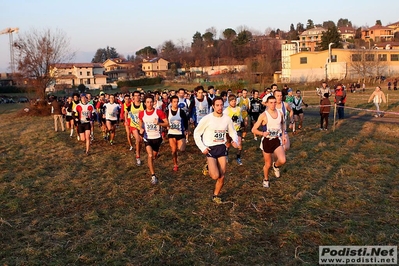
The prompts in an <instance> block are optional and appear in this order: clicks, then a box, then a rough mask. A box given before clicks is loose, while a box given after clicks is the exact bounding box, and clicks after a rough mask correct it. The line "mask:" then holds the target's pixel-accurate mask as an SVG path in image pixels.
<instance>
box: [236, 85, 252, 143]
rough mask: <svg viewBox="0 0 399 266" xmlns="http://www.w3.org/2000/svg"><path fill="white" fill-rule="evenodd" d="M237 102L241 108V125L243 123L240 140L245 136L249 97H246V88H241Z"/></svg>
mask: <svg viewBox="0 0 399 266" xmlns="http://www.w3.org/2000/svg"><path fill="white" fill-rule="evenodd" d="M237 100H238V99H237ZM237 104H238V106H239V107H240V108H241V115H242V121H243V125H244V127H243V129H242V141H245V137H246V136H247V128H248V110H249V98H248V90H247V89H243V90H242V95H241V97H240V98H239V102H238V103H237Z"/></svg>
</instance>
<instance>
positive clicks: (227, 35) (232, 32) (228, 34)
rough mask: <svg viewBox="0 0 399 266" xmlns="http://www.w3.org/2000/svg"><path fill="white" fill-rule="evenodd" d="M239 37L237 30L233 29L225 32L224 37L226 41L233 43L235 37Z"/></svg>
mask: <svg viewBox="0 0 399 266" xmlns="http://www.w3.org/2000/svg"><path fill="white" fill-rule="evenodd" d="M236 36H237V33H236V31H235V30H233V29H231V28H227V29H225V30H224V31H223V37H224V38H225V39H226V40H230V41H232V40H233V39H234V38H235V37H236Z"/></svg>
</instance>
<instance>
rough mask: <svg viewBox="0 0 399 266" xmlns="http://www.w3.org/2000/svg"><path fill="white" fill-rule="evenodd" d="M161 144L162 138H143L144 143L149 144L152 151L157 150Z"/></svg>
mask: <svg viewBox="0 0 399 266" xmlns="http://www.w3.org/2000/svg"><path fill="white" fill-rule="evenodd" d="M161 144H162V138H159V139H144V145H145V146H150V147H151V148H152V150H153V151H155V152H158V151H159V148H160V147H161Z"/></svg>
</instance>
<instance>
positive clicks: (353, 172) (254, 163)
mask: <svg viewBox="0 0 399 266" xmlns="http://www.w3.org/2000/svg"><path fill="white" fill-rule="evenodd" d="M350 96H351V98H349V99H348V106H353V107H358V106H363V108H368V107H370V105H366V104H364V99H363V100H362V102H363V103H360V101H356V98H355V97H358V99H360V98H361V97H363V98H367V97H365V96H366V95H364V94H362V95H358V96H355V95H350ZM308 97H309V98H308V101H309V103H310V104H313V105H316V104H317V99H316V98H315V97H312V96H308ZM395 97H397V96H395V95H394V96H393V97H392V99H393V100H392V101H391V103H392V106H393V107H392V109H390V110H391V111H396V112H397V111H398V107H397V106H398V105H397V104H396V105H395V103H396V102H399V100H398V99H396V100H395ZM366 100H367V99H366ZM357 102H359V104H357ZM17 114H19V113H17V112H16V111H2V112H1V115H0V118H1V119H0V126H1V129H2V130H1V132H2V138H1V139H0V206H1V208H0V237H1V242H0V261H1V264H3V265H43V264H45V265H47V264H48V265H66V264H71V265H74V264H78V265H84V264H88V265H109V264H115V265H302V264H309V265H315V264H317V262H318V246H319V245H398V242H399V233H398V232H399V230H398V223H397V221H398V219H399V213H398V211H397V210H398V208H399V174H398V164H397V161H398V157H399V152H398V148H397V147H399V126H398V122H399V117H398V116H395V115H386V116H385V117H383V118H378V119H376V118H373V117H372V116H371V114H370V113H367V112H361V111H350V110H348V111H347V117H348V118H347V119H345V120H342V121H339V122H338V123H337V127H336V130H335V131H334V132H333V131H332V127H330V128H331V129H330V130H329V131H328V132H320V131H319V130H318V128H319V125H318V123H319V116H318V114H317V110H315V109H311V108H310V109H308V110H305V115H306V117H305V123H304V129H303V130H302V131H301V132H299V133H298V134H297V135H295V136H294V135H292V133H290V138H291V142H292V147H291V150H290V151H288V153H287V164H286V165H285V166H284V167H283V169H282V176H281V178H279V179H276V178H273V174H271V176H272V178H271V188H270V189H264V188H262V186H261V180H262V165H263V162H262V157H261V152H260V150H259V149H258V142H255V141H254V140H251V136H252V135H251V134H249V138H247V141H246V142H245V143H244V150H245V151H244V153H243V163H244V165H243V166H241V167H239V166H237V164H236V163H235V161H234V157H235V156H234V154H235V151H234V149H232V150H231V153H230V163H229V165H228V173H227V180H226V184H225V187H224V188H223V191H222V192H223V198H224V200H225V203H224V204H221V205H215V204H213V203H212V202H211V193H212V190H213V186H214V181H212V180H211V179H210V178H209V177H205V176H203V175H202V172H201V171H202V166H203V164H204V162H205V159H204V157H203V156H202V155H201V154H200V152H199V150H198V149H197V148H196V146H195V145H194V143H193V140H192V138H191V139H190V143H189V144H188V147H187V151H186V152H185V153H184V154H182V155H181V156H180V158H179V159H180V165H179V171H178V172H177V173H175V172H173V171H172V167H173V164H172V161H171V159H170V156H169V153H170V149H169V145H168V143H164V144H163V145H162V147H161V156H160V157H159V159H158V160H157V161H156V171H157V173H158V175H159V179H160V183H159V185H157V186H152V185H151V184H150V176H149V174H148V173H149V172H148V169H147V167H146V164H145V163H146V159H147V156H146V155H143V156H142V159H143V163H144V164H143V166H141V167H137V166H136V165H135V161H134V153H132V152H130V151H129V150H128V147H127V142H126V140H125V132H124V129H122V128H119V129H118V131H117V136H116V140H115V142H116V143H115V145H114V146H109V145H107V143H105V141H103V140H100V133H99V129H98V128H97V127H96V135H95V137H96V141H95V142H94V144H93V146H92V153H91V155H90V156H84V152H83V150H84V147H83V144H82V143H78V142H77V140H76V138H74V139H70V138H69V134H68V133H66V132H58V133H57V132H54V130H53V128H52V126H53V120H52V119H51V117H31V116H20V115H17ZM330 120H332V115H331V116H330Z"/></svg>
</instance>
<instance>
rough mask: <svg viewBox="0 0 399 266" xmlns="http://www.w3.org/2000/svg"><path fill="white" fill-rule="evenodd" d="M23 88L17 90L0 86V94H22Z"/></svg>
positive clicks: (12, 87) (13, 87)
mask: <svg viewBox="0 0 399 266" xmlns="http://www.w3.org/2000/svg"><path fill="white" fill-rule="evenodd" d="M24 92H26V89H25V88H18V87H15V86H0V93H24Z"/></svg>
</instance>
